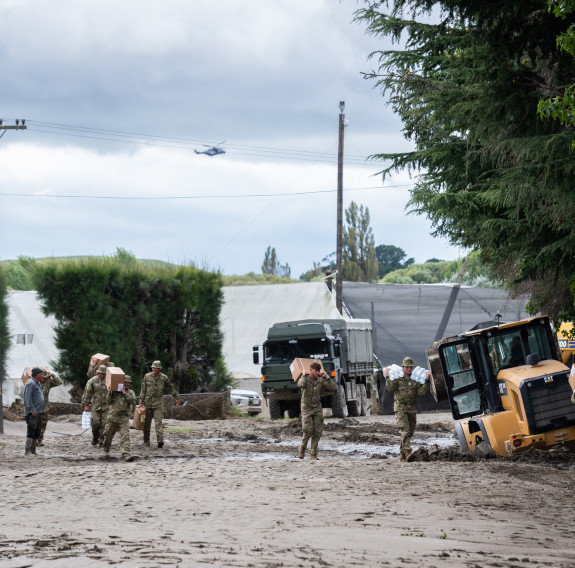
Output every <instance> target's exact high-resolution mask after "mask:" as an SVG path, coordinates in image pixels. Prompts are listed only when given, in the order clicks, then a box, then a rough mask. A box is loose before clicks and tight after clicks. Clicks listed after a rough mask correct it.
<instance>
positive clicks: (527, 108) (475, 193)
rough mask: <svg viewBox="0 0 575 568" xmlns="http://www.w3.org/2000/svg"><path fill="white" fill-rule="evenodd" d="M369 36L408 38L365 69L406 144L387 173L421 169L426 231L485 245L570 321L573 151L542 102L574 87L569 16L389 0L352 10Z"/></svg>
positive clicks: (515, 0) (508, 6)
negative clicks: (567, 42) (564, 39)
mask: <svg viewBox="0 0 575 568" xmlns="http://www.w3.org/2000/svg"><path fill="white" fill-rule="evenodd" d="M357 19H358V20H359V21H362V22H364V23H365V24H366V25H367V30H368V32H369V33H371V34H374V35H377V36H382V37H383V36H390V37H391V38H392V39H393V40H396V41H399V40H400V39H401V40H402V41H403V42H404V47H402V48H401V49H395V50H387V51H380V52H376V53H374V54H372V56H373V57H374V58H375V60H376V61H377V62H378V67H377V69H376V70H375V71H374V72H372V73H369V74H367V75H366V77H368V78H371V79H373V80H375V82H376V85H377V86H378V87H379V88H381V90H382V91H383V92H384V93H385V94H386V95H387V96H389V104H390V105H391V106H392V108H393V109H394V111H395V112H396V113H397V114H398V115H399V116H400V117H401V120H402V122H403V125H404V129H403V132H404V135H405V136H406V138H407V139H409V140H411V141H413V144H414V150H413V151H411V152H404V153H395V154H379V155H378V157H379V158H380V159H382V160H391V165H390V166H389V167H387V168H386V169H385V170H384V171H383V175H384V176H385V175H387V174H389V173H390V172H391V171H395V170H405V169H407V170H409V171H411V172H414V173H416V174H418V175H417V179H416V183H415V186H414V189H413V191H412V193H411V199H410V203H409V205H410V208H411V210H412V211H414V212H418V213H423V214H426V215H427V216H428V218H429V219H430V220H431V222H432V224H433V227H434V234H435V235H439V236H443V237H446V238H447V239H448V240H449V241H450V242H451V243H452V244H454V245H458V246H463V247H466V248H471V249H476V250H479V251H480V252H481V258H482V261H484V262H485V263H486V264H488V265H489V266H490V267H492V268H493V269H494V271H495V273H496V274H497V275H498V276H500V277H502V278H504V279H505V281H506V282H507V283H508V284H509V285H510V286H512V287H514V288H515V290H517V291H527V292H530V293H531V302H530V307H531V310H533V311H534V312H537V311H544V312H547V313H549V314H550V315H552V316H553V317H555V318H558V319H572V318H573V317H575V310H574V303H573V296H572V294H571V293H570V291H569V286H570V285H571V283H572V282H573V281H574V276H575V255H574V254H573V250H575V215H573V211H574V210H575V188H574V187H573V183H572V179H573V174H574V173H575V172H574V170H575V156H574V154H573V153H572V151H571V144H572V142H573V141H574V140H575V133H574V131H573V128H572V127H571V126H567V125H563V124H561V123H560V122H559V121H557V120H551V121H544V120H542V119H541V118H540V116H539V115H538V113H537V106H538V103H539V101H540V99H541V98H542V97H543V96H545V95H546V94H548V93H549V92H550V89H552V88H553V87H555V86H558V85H568V84H572V83H573V82H574V78H575V59H574V58H573V57H572V56H571V55H570V54H568V53H565V52H562V51H561V50H560V49H559V48H558V47H557V44H556V38H557V36H559V35H560V34H561V33H562V32H564V31H565V30H567V29H568V28H569V26H570V25H571V24H573V23H575V19H574V17H573V14H567V15H566V18H565V19H561V18H557V17H555V16H554V15H553V14H551V13H550V12H549V11H548V3H547V1H546V0H537V1H535V0H508V1H506V2H497V3H492V2H484V1H480V0H472V1H458V2H456V1H446V2H431V1H421V0H413V1H400V0H397V1H389V2H377V3H372V4H371V5H370V6H369V7H368V8H365V9H361V10H359V11H358V12H357Z"/></svg>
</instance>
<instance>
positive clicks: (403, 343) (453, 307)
mask: <svg viewBox="0 0 575 568" xmlns="http://www.w3.org/2000/svg"><path fill="white" fill-rule="evenodd" d="M527 300H528V298H527V297H519V298H516V299H512V298H510V297H509V296H508V295H507V292H506V291H504V290H498V289H491V288H469V287H461V288H459V289H457V288H456V287H454V286H453V285H449V284H445V285H438V284H427V285H426V284H422V285H418V284H367V283H363V282H344V283H343V301H344V305H345V307H346V308H347V310H348V311H349V312H350V313H351V315H352V316H353V317H354V318H368V319H371V321H372V324H373V350H374V353H375V354H376V355H377V357H378V358H379V360H380V361H381V363H382V364H383V365H384V366H387V365H391V364H392V363H396V364H398V365H401V361H402V360H403V358H404V357H405V356H408V355H409V356H410V357H413V360H414V361H415V364H416V365H419V366H421V367H424V368H426V367H427V359H426V356H425V350H426V349H427V348H428V347H429V346H431V345H432V344H433V342H434V341H435V340H436V339H441V338H443V337H450V336H453V335H458V334H459V333H461V332H464V331H468V330H469V329H471V328H472V327H474V326H475V325H477V324H478V323H480V322H485V321H490V320H494V319H495V314H496V313H497V312H499V313H500V314H501V315H502V318H501V321H502V322H503V321H515V320H519V319H523V318H527V317H531V316H530V315H529V314H528V313H527V312H526V311H525V305H526V304H527ZM442 330H443V331H442ZM440 331H441V335H440V337H437V335H438V332H440ZM417 407H418V411H420V410H428V411H429V410H449V404H448V403H447V402H446V401H445V402H442V403H439V404H437V403H436V402H435V400H434V399H433V397H432V396H431V394H429V393H428V394H427V395H425V396H424V397H420V398H419V400H418V404H417ZM383 412H384V413H385V414H389V413H391V412H393V396H392V395H391V394H390V393H389V392H387V390H386V389H384V393H383Z"/></svg>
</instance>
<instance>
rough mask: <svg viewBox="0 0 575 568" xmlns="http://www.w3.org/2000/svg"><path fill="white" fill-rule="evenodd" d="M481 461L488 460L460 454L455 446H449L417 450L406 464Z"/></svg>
mask: <svg viewBox="0 0 575 568" xmlns="http://www.w3.org/2000/svg"><path fill="white" fill-rule="evenodd" d="M482 459H488V457H487V456H483V455H479V454H475V453H471V452H466V453H464V454H462V453H461V452H460V450H459V448H458V447H457V446H450V447H449V448H442V449H439V448H438V447H437V446H435V445H434V446H431V448H419V449H418V450H415V452H413V453H412V454H411V455H410V456H409V458H408V459H407V461H408V462H431V461H443V462H476V461H480V460H482Z"/></svg>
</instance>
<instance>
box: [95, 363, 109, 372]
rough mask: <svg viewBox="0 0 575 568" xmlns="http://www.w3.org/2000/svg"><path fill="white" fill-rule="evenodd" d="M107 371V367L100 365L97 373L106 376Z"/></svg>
mask: <svg viewBox="0 0 575 568" xmlns="http://www.w3.org/2000/svg"><path fill="white" fill-rule="evenodd" d="M106 369H107V367H106V365H100V366H99V367H98V370H97V371H96V373H104V374H105V373H106Z"/></svg>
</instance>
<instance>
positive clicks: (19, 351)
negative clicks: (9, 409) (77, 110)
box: [2, 290, 70, 406]
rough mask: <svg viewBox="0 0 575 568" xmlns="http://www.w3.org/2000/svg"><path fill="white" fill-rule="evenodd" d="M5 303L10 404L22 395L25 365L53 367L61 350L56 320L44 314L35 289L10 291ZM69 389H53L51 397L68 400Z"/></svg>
mask: <svg viewBox="0 0 575 568" xmlns="http://www.w3.org/2000/svg"><path fill="white" fill-rule="evenodd" d="M6 303H7V304H8V331H9V334H10V340H11V343H12V345H11V347H10V350H9V351H8V358H7V361H6V377H5V381H4V389H3V391H2V403H3V404H4V405H5V406H9V405H11V404H12V403H13V402H14V400H15V398H21V393H22V391H23V387H24V385H23V383H22V372H23V371H24V368H25V367H35V366H38V367H48V368H50V369H52V368H53V364H52V362H53V361H56V360H57V359H58V350H57V349H56V346H55V345H54V324H55V320H54V318H53V317H51V316H48V317H47V316H45V315H44V314H43V313H42V310H41V307H40V302H39V301H38V296H37V294H36V292H34V291H30V292H28V291H26V292H25V291H20V290H17V291H9V292H8V293H7V294H6ZM68 390H70V386H66V385H62V386H59V387H55V388H53V389H52V390H51V391H50V400H51V401H59V402H69V401H70V395H69V394H68Z"/></svg>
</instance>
